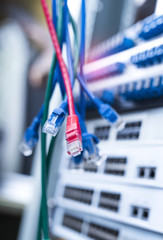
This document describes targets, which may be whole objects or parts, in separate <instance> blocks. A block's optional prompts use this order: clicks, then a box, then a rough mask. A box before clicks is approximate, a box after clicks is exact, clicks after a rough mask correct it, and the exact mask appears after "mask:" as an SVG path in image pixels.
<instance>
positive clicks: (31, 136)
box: [19, 117, 40, 156]
mask: <svg viewBox="0 0 163 240" xmlns="http://www.w3.org/2000/svg"><path fill="white" fill-rule="evenodd" d="M39 126H40V119H39V118H38V117H35V118H34V119H33V121H32V123H31V125H30V126H29V127H28V128H27V130H26V132H25V134H24V139H23V141H22V143H21V144H20V146H19V151H20V152H21V153H22V154H23V155H24V156H30V155H31V154H32V152H33V148H34V147H35V145H36V143H37V141H38V130H39Z"/></svg>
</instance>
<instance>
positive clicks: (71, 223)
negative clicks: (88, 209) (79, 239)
mask: <svg viewBox="0 0 163 240" xmlns="http://www.w3.org/2000/svg"><path fill="white" fill-rule="evenodd" d="M82 223H83V220H82V219H81V218H76V217H73V216H70V215H68V214H64V217H63V221H62V225H63V226H65V227H67V228H70V229H72V230H74V231H76V232H79V233H80V232H81V229H82Z"/></svg>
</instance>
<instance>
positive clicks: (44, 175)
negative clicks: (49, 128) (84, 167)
mask: <svg viewBox="0 0 163 240" xmlns="http://www.w3.org/2000/svg"><path fill="white" fill-rule="evenodd" d="M56 62H57V60H56V55H55V53H54V56H53V61H52V66H51V69H50V74H49V77H48V83H47V88H46V93H45V107H44V113H43V121H42V127H43V125H44V123H45V121H46V119H47V115H48V107H49V101H50V95H51V87H52V83H53V75H54V69H55V65H56ZM41 130H42V129H41ZM46 168H47V166H46V134H45V133H43V132H42V131H41V183H42V184H41V185H42V198H41V219H42V228H43V229H42V230H43V234H44V238H48V236H49V231H48V209H47V196H46V186H47V183H46V182H47V169H46Z"/></svg>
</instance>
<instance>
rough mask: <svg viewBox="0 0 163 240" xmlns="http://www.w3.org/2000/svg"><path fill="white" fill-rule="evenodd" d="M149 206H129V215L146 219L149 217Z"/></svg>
mask: <svg viewBox="0 0 163 240" xmlns="http://www.w3.org/2000/svg"><path fill="white" fill-rule="evenodd" d="M149 212H150V210H149V208H144V207H139V206H131V216H132V217H134V218H138V219H141V220H148V218H149Z"/></svg>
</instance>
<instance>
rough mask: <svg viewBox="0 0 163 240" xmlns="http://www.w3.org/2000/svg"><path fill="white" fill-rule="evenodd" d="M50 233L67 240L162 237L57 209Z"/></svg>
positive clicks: (150, 232) (149, 238)
mask: <svg viewBox="0 0 163 240" xmlns="http://www.w3.org/2000/svg"><path fill="white" fill-rule="evenodd" d="M65 218H66V224H65V220H64V219H65ZM74 221H76V222H74ZM74 226H75V227H74ZM52 233H53V234H55V235H56V236H60V237H62V238H64V239H67V240H92V239H97V240H131V239H132V240H143V239H148V240H162V237H163V234H158V233H154V232H152V231H145V230H142V229H139V228H134V227H132V226H129V225H125V224H120V223H118V222H115V221H110V220H106V219H103V218H99V217H95V216H92V215H90V214H83V213H81V212H76V211H71V210H68V209H67V210H66V209H64V208H62V209H61V208H59V207H57V208H56V211H55V218H54V222H53V225H52Z"/></svg>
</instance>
